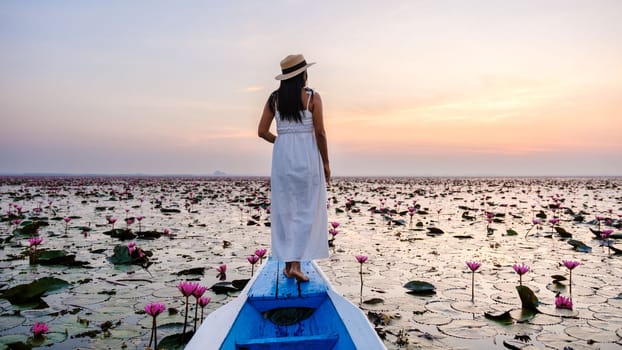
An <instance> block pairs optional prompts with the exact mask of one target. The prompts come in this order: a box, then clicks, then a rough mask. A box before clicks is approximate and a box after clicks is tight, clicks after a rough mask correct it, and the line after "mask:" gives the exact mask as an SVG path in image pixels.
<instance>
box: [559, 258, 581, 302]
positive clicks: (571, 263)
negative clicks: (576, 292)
mask: <svg viewBox="0 0 622 350" xmlns="http://www.w3.org/2000/svg"><path fill="white" fill-rule="evenodd" d="M562 263H564V266H566V267H567V268H568V272H569V274H570V281H569V285H570V295H572V270H573V269H574V268H575V267H577V266H579V262H578V261H575V260H562Z"/></svg>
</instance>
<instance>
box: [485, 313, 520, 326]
mask: <svg viewBox="0 0 622 350" xmlns="http://www.w3.org/2000/svg"><path fill="white" fill-rule="evenodd" d="M484 317H486V318H487V319H489V320H491V321H495V322H499V323H501V324H504V325H511V324H512V323H514V320H513V319H512V315H510V311H505V312H503V313H494V312H484Z"/></svg>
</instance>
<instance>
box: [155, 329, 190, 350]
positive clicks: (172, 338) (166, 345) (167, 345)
mask: <svg viewBox="0 0 622 350" xmlns="http://www.w3.org/2000/svg"><path fill="white" fill-rule="evenodd" d="M193 335H194V332H192V331H190V332H186V334H185V335H184V336H183V337H182V334H181V333H175V334H172V335H169V336H166V337H164V338H162V340H161V341H159V342H158V349H167V350H182V349H183V348H184V345H185V343H186V342H188V341H190V338H192V336H193Z"/></svg>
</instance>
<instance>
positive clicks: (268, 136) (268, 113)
mask: <svg viewBox="0 0 622 350" xmlns="http://www.w3.org/2000/svg"><path fill="white" fill-rule="evenodd" d="M273 118H274V113H273V112H272V110H270V99H268V101H266V105H265V106H264V107H263V113H262V114H261V119H260V120H259V127H258V128H257V135H259V137H261V138H262V139H264V140H266V141H268V142H270V143H274V140H276V135H274V134H273V133H271V132H270V124H272V119H273Z"/></svg>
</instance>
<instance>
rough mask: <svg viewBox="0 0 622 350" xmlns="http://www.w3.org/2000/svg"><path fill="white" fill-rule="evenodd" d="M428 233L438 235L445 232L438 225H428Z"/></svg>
mask: <svg viewBox="0 0 622 350" xmlns="http://www.w3.org/2000/svg"><path fill="white" fill-rule="evenodd" d="M428 233H431V234H434V235H440V234H443V233H445V231H443V230H441V229H440V228H438V227H428Z"/></svg>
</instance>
